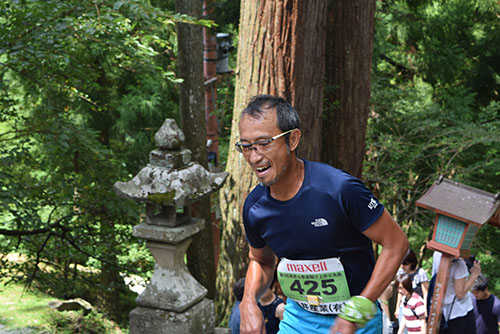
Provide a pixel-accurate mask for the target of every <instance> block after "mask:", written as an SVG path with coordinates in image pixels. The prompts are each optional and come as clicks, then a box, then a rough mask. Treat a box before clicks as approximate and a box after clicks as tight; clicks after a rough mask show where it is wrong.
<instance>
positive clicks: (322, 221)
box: [311, 218, 328, 227]
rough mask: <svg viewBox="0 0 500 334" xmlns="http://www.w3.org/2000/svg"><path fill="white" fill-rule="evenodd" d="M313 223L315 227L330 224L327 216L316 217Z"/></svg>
mask: <svg viewBox="0 0 500 334" xmlns="http://www.w3.org/2000/svg"><path fill="white" fill-rule="evenodd" d="M311 225H312V226H314V227H321V226H326V225H328V222H327V221H326V219H325V218H316V219H315V220H314V221H313V222H311Z"/></svg>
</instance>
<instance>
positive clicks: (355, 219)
mask: <svg viewBox="0 0 500 334" xmlns="http://www.w3.org/2000/svg"><path fill="white" fill-rule="evenodd" d="M340 193H341V194H342V195H341V196H342V199H341V200H342V203H343V205H344V210H345V211H346V214H347V216H348V217H349V220H350V222H351V224H352V225H353V226H354V227H355V228H356V229H357V230H358V231H360V232H363V231H365V230H366V229H367V228H369V227H370V226H371V225H372V224H373V223H375V222H376V221H377V219H378V218H379V217H380V216H381V215H382V212H383V211H384V206H383V204H382V203H380V202H379V200H378V199H377V198H376V197H375V196H374V195H373V194H372V193H371V191H369V190H368V188H366V186H365V185H364V184H363V182H361V181H360V180H359V179H357V178H355V177H351V178H348V179H347V180H345V182H344V184H343V186H342V190H341V192H340Z"/></svg>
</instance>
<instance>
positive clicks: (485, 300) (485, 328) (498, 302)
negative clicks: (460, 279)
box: [471, 274, 500, 334]
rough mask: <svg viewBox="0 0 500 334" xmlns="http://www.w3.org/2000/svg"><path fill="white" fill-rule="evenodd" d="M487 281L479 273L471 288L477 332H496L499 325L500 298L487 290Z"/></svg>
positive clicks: (491, 333) (478, 333) (489, 333)
mask: <svg viewBox="0 0 500 334" xmlns="http://www.w3.org/2000/svg"><path fill="white" fill-rule="evenodd" d="M488 283H489V282H488V278H487V277H486V276H483V275H482V274H480V275H479V277H478V278H477V279H476V281H475V282H474V284H472V288H471V292H472V306H473V307H474V315H475V316H476V333H477V334H498V327H499V326H500V299H498V298H497V296H495V295H493V294H491V293H490V292H489V290H488Z"/></svg>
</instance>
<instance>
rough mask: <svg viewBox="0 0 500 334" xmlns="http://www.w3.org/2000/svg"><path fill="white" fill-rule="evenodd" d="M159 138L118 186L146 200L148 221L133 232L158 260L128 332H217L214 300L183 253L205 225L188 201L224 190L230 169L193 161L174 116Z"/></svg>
mask: <svg viewBox="0 0 500 334" xmlns="http://www.w3.org/2000/svg"><path fill="white" fill-rule="evenodd" d="M155 141H156V145H157V148H156V149H154V150H153V151H151V153H150V155H149V164H148V165H147V166H146V167H144V168H143V169H142V170H141V171H140V172H139V173H138V174H137V175H136V176H135V177H134V178H133V179H132V180H130V181H128V182H116V183H115V185H114V190H115V192H116V194H117V195H118V196H120V197H122V198H128V199H132V200H134V201H138V202H145V204H146V217H145V221H144V222H141V223H140V224H138V225H136V226H134V231H133V235H134V236H135V237H138V238H142V239H146V245H147V247H148V248H149V250H150V251H151V253H152V254H153V257H154V259H155V262H156V263H155V269H154V273H153V276H152V277H151V281H150V283H149V284H148V285H147V286H146V288H145V290H144V291H143V293H141V294H140V295H139V296H138V297H137V299H136V303H137V305H138V307H136V308H135V309H133V310H132V311H131V312H130V315H129V321H130V334H144V333H147V334H169V333H172V334H173V333H213V331H214V325H215V324H214V323H215V315H214V305H213V302H212V301H211V300H208V299H206V298H205V296H206V294H207V289H206V288H205V287H203V286H202V285H201V284H199V283H198V282H197V281H196V280H195V279H194V277H192V276H191V274H190V272H189V270H188V269H187V266H186V264H185V261H184V257H185V253H186V250H187V248H188V246H189V244H190V242H191V237H192V236H193V235H194V234H196V233H198V232H199V231H200V230H201V229H203V228H204V224H205V222H204V220H203V219H199V218H194V217H191V210H190V205H191V204H192V203H194V202H196V201H198V200H200V199H201V198H202V197H204V196H208V195H209V194H211V193H213V192H214V191H216V190H218V189H220V187H221V186H222V184H223V183H224V181H225V179H226V177H227V173H211V172H209V171H207V170H206V169H205V168H204V167H203V166H201V165H199V164H197V163H194V162H191V151H189V150H188V149H185V148H182V143H183V142H184V134H183V133H182V131H181V130H180V128H179V127H178V126H177V124H176V123H175V121H174V120H172V119H166V120H165V122H164V123H163V125H162V127H161V128H160V129H159V130H158V132H157V133H156V134H155Z"/></svg>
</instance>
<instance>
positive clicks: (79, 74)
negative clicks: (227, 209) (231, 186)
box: [0, 0, 500, 326]
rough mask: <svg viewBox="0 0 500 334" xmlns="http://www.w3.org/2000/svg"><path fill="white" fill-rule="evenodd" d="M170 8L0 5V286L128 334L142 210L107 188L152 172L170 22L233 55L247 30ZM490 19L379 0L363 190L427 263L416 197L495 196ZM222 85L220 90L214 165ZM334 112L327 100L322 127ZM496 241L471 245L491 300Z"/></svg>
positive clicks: (496, 33)
mask: <svg viewBox="0 0 500 334" xmlns="http://www.w3.org/2000/svg"><path fill="white" fill-rule="evenodd" d="M175 12H176V9H175V1H155V0H150V1H139V0H129V1H102V0H94V1H88V2H87V1H76V0H65V1H60V0H45V1H21V0H10V1H1V2H0V76H1V78H2V80H1V82H0V224H1V225H0V260H1V262H0V265H1V267H0V269H1V276H2V281H3V283H7V282H9V281H19V282H23V283H26V284H30V285H31V287H32V288H35V289H40V290H41V291H44V292H47V293H50V294H52V295H54V296H56V297H58V298H72V297H83V298H86V299H88V300H89V301H91V302H92V303H93V304H95V305H97V306H99V307H100V308H101V309H102V310H105V311H106V312H107V313H108V314H110V316H111V317H112V318H114V319H116V320H117V321H119V322H121V323H123V324H124V326H126V322H127V320H126V316H127V313H128V312H129V311H130V309H131V308H132V307H134V301H133V298H134V296H133V295H131V294H130V292H129V291H128V289H127V288H126V286H125V283H124V281H123V278H122V275H124V274H125V275H132V274H134V275H139V276H141V277H143V278H145V279H148V277H150V275H151V271H152V268H153V260H152V258H151V256H150V254H149V251H148V250H147V249H146V248H145V245H144V242H143V241H141V240H137V239H136V238H134V237H132V227H133V226H134V225H135V224H137V223H138V222H139V220H140V217H141V216H142V214H143V209H144V208H143V207H142V206H140V205H136V204H134V203H132V202H130V201H125V200H122V199H119V198H117V196H116V195H115V194H114V192H113V190H112V187H113V183H114V182H116V181H123V180H129V179H130V178H132V177H133V176H134V175H135V174H136V173H137V172H138V171H139V170H140V169H141V168H142V167H143V166H144V165H145V164H146V163H147V162H148V154H149V152H150V151H151V150H152V149H153V148H154V146H155V145H154V133H155V132H156V130H157V129H158V128H159V127H160V126H161V124H162V123H163V121H164V119H165V118H174V119H176V120H178V122H180V111H179V86H180V82H181V81H182V80H180V78H179V75H178V72H177V70H178V68H177V66H178V57H177V55H178V53H177V50H178V49H177V30H176V24H177V23H179V22H190V23H193V24H201V25H203V24H205V25H207V26H208V27H210V29H212V30H213V31H214V33H215V32H225V33H230V34H231V36H232V37H233V44H234V45H235V47H237V46H238V38H237V36H238V31H239V29H244V27H240V26H239V14H240V3H239V1H236V0H225V1H217V2H216V8H215V12H214V17H213V21H214V23H215V25H214V24H212V23H209V22H207V21H198V20H195V19H192V18H190V17H187V16H185V15H179V14H175ZM499 17H500V7H499V3H498V2H497V1H494V0H473V1H465V2H464V1H461V0H450V1H438V0H425V1H415V0H406V1H402V0H389V1H376V11H375V34H374V42H373V43H374V44H373V57H372V59H373V60H372V74H371V100H370V114H369V119H368V125H367V132H366V150H365V152H366V154H365V156H364V161H363V171H362V179H363V180H364V181H365V183H366V184H367V186H368V187H369V188H370V189H372V190H373V191H374V193H376V194H377V196H378V197H379V198H380V199H381V201H382V202H383V203H384V205H385V206H386V207H387V208H388V210H389V211H390V212H391V214H392V215H393V216H394V217H395V218H396V220H397V221H398V222H399V223H400V225H401V226H402V228H403V229H404V230H405V232H406V233H407V234H408V236H409V239H410V242H411V246H412V248H413V249H414V250H416V252H417V253H418V255H419V258H421V259H422V266H423V267H425V268H429V262H428V259H429V257H430V255H431V254H430V252H429V251H428V250H426V249H425V247H424V246H425V241H426V240H429V237H430V233H431V231H432V226H433V215H432V214H431V213H429V212H424V211H423V210H418V209H417V208H416V206H415V201H416V200H417V199H418V198H420V196H421V195H422V194H423V193H424V192H425V191H426V190H427V189H428V188H429V187H430V185H431V184H432V183H433V182H434V181H435V180H436V179H437V178H438V177H439V175H444V176H445V177H448V178H451V179H453V180H455V181H458V182H461V183H464V184H467V185H470V186H473V187H477V188H479V189H482V190H485V191H488V192H491V193H497V192H499V191H500V154H499V150H500V135H499V134H500V102H499V100H500V97H499V88H500V18H499ZM235 66H236V54H235V53H232V54H231V57H230V67H232V68H235ZM236 71H238V69H236ZM234 81H235V79H234V77H225V79H224V80H222V81H219V83H218V85H217V104H216V110H215V114H216V115H217V118H218V120H219V130H220V137H219V138H220V144H219V147H220V158H219V163H220V168H224V164H225V162H226V161H227V157H228V150H229V149H231V148H229V142H230V137H231V121H232V117H233V102H234V100H235V94H236V93H235V89H234V87H235V82H234ZM306 84H307V83H306ZM324 89H325V91H326V90H328V89H332V87H325V88H324ZM336 107H337V106H336V105H335V103H334V102H333V103H332V102H328V101H327V100H326V99H325V101H324V103H323V112H324V117H326V113H328V111H329V110H330V111H331V110H333V109H335V108H336ZM235 112H238V111H235ZM325 133H327V132H326V131H324V132H323V135H325ZM222 227H223V225H222ZM499 237H500V230H499V229H498V228H495V227H493V226H489V225H488V226H485V227H483V228H482V229H481V230H480V231H479V234H478V237H477V238H476V240H475V241H474V243H473V245H472V248H471V250H472V253H473V254H475V256H476V257H477V258H478V259H479V260H481V267H482V270H483V272H484V273H485V274H486V275H488V276H489V277H490V279H491V287H490V288H491V290H492V291H493V292H494V293H496V294H497V295H498V294H500V279H499V277H500V275H499V274H500V265H499V264H500V263H499V262H500V257H499V255H500V244H499V243H498V242H497V240H498V239H499ZM12 254H16V256H17V257H18V258H22V259H23V261H10V258H9V255H12ZM241 261H242V262H245V259H241ZM79 268H90V269H92V270H87V271H82V270H79ZM226 274H227V273H224V272H220V271H219V272H218V273H217V275H218V276H221V275H226ZM96 292H98V293H96ZM230 298H231V296H229V295H227V292H226V291H220V296H218V298H217V299H216V300H230ZM218 310H219V311H218V312H219V313H220V314H218V317H219V319H221V321H224V320H223V319H225V318H227V316H228V314H227V307H224V308H218Z"/></svg>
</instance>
